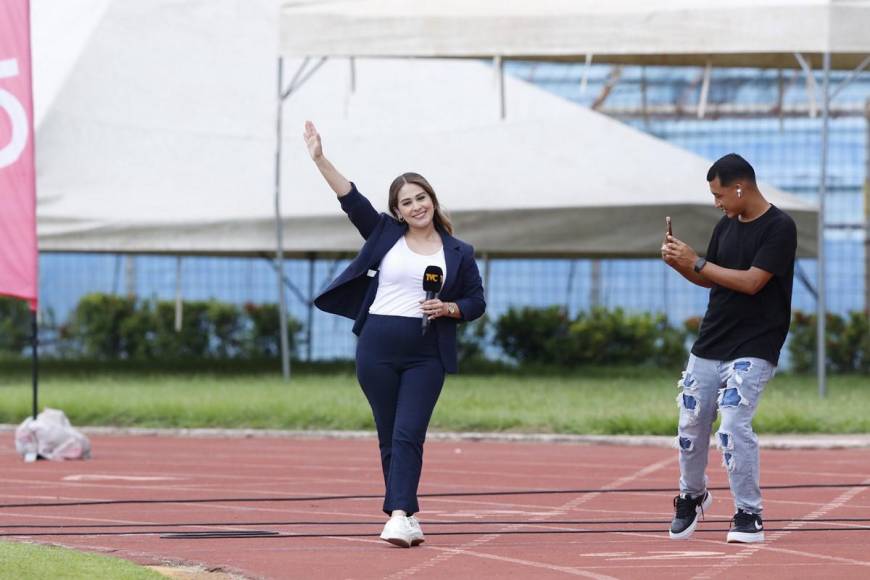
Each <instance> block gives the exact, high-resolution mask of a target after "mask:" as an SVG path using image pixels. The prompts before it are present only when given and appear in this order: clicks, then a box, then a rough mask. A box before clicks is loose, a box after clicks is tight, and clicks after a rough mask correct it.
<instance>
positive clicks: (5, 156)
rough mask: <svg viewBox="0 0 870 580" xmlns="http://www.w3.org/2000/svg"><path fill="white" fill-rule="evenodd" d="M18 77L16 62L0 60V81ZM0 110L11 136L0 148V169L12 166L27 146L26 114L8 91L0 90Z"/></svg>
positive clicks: (13, 60)
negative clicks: (9, 124) (8, 120)
mask: <svg viewBox="0 0 870 580" xmlns="http://www.w3.org/2000/svg"><path fill="white" fill-rule="evenodd" d="M16 76H18V61H17V60H15V59H12V60H0V79H5V78H9V77H16ZM0 109H3V110H4V111H6V114H7V115H9V119H10V120H11V121H12V135H11V136H10V139H9V143H7V144H6V146H3V147H0V169H3V168H4V167H8V166H9V165H12V164H13V163H15V162H16V161H18V158H19V157H21V152H22V151H24V148H25V147H26V146H27V137H28V135H27V133H28V125H27V112H26V111H25V110H24V107H22V106H21V102H20V101H19V100H18V99H17V98H15V95H13V94H12V93H10V92H9V91H4V90H3V89H0Z"/></svg>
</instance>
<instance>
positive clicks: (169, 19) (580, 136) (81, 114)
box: [34, 0, 816, 256]
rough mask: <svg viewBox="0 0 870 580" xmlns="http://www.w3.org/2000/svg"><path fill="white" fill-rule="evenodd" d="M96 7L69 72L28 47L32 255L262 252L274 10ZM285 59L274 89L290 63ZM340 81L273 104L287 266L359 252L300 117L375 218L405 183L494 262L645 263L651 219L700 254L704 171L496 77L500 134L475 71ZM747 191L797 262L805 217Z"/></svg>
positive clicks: (267, 230)
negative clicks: (670, 223) (425, 187)
mask: <svg viewBox="0 0 870 580" xmlns="http://www.w3.org/2000/svg"><path fill="white" fill-rule="evenodd" d="M49 1H50V0H35V4H39V3H46V2H49ZM78 1H88V2H91V3H94V2H95V1H96V0H78ZM101 10H102V12H101V13H100V17H99V19H98V21H96V22H91V23H88V27H89V30H91V32H90V35H89V36H88V38H87V40H85V41H84V42H82V43H81V45H80V48H78V49H77V50H78V57H77V58H76V59H75V60H74V61H72V62H73V63H74V66H73V68H72V69H70V70H67V71H63V70H60V67H54V68H53V69H50V70H53V71H55V72H54V73H53V74H55V75H58V77H59V78H62V79H63V81H62V82H58V81H56V80H55V81H52V79H42V81H40V79H39V78H38V77H39V75H40V72H41V69H40V67H39V63H40V60H41V59H49V56H50V55H52V54H53V53H54V52H55V51H63V50H65V47H64V46H62V45H55V46H52V45H51V43H50V39H46V40H44V43H43V44H40V45H37V46H34V52H35V55H34V56H35V63H36V64H35V74H36V75H37V86H39V83H40V82H43V83H44V86H48V87H56V92H53V93H48V94H46V95H42V98H43V99H44V100H43V101H42V103H41V102H40V94H39V93H37V110H42V111H44V112H43V113H42V115H41V116H40V118H41V122H40V124H39V126H38V128H37V137H38V139H37V145H38V153H37V163H38V180H39V181H38V194H39V205H38V216H39V235H40V248H41V250H43V251H70V252H71V251H77V252H78V251H97V252H157V253H187V254H191V253H201V254H248V255H251V254H267V253H272V252H274V248H275V242H274V238H275V235H274V227H273V222H272V219H273V217H272V216H273V197H272V196H273V191H274V185H273V182H274V165H273V164H274V148H275V137H274V135H275V119H274V115H275V102H276V96H275V91H276V78H275V76H276V54H277V30H276V26H275V14H276V11H277V4H276V3H275V2H273V1H271V0H258V1H249V2H244V3H240V2H233V1H229V0H225V1H219V2H218V1H215V2H208V3H198V2H189V3H188V2H140V1H135V0H114V1H112V2H108V3H107V4H105V6H101ZM37 14H39V11H35V16H36V15H37ZM43 15H44V16H45V17H46V18H47V17H49V16H50V11H48V12H43ZM34 26H36V27H38V26H40V22H39V21H38V20H36V18H35V19H34ZM35 38H39V36H38V35H35ZM43 38H44V37H43ZM49 60H50V59H49ZM285 64H289V66H288V67H287V68H288V70H289V72H288V74H285V79H287V78H288V77H289V76H291V74H290V73H292V71H293V70H294V67H295V66H296V65H297V64H298V61H291V62H290V63H285ZM58 70H60V72H62V73H63V74H62V75H61V74H60V72H58ZM350 77H351V75H350V64H349V61H348V60H346V59H332V60H330V61H328V62H327V64H326V65H325V66H324V67H323V68H322V69H321V70H319V71H318V72H317V73H316V74H315V75H314V76H313V77H312V79H311V80H310V81H309V82H308V83H307V84H305V85H304V86H303V87H302V88H301V89H300V90H299V91H298V93H297V94H294V95H293V96H291V97H290V98H289V99H288V100H287V102H286V104H285V109H284V128H285V142H284V157H283V159H284V163H283V165H282V173H283V195H282V205H283V209H284V228H285V235H284V240H285V244H284V246H285V250H286V251H287V253H288V254H290V255H302V254H305V253H309V252H319V253H339V252H340V253H344V252H352V251H355V250H356V249H357V248H358V247H359V245H360V239H359V237H358V234H357V233H356V231H355V230H354V229H353V228H352V227H351V226H350V225H349V224H348V223H347V221H346V218H345V216H344V215H343V214H342V213H341V211H340V210H339V208H338V204H337V202H336V201H335V198H334V196H333V195H332V194H331V192H330V191H329V189H328V187H327V186H326V185H325V183H323V181H322V179H321V178H320V176H319V174H317V172H316V169H315V168H314V166H313V164H312V163H311V162H310V160H309V159H308V158H307V153H306V151H305V149H304V146H303V144H302V140H301V131H302V122H303V121H304V120H305V119H309V118H310V119H312V120H313V121H315V122H316V123H317V124H318V127H319V128H320V129H321V131H322V133H323V135H324V141H325V148H326V152H327V155H328V156H329V157H330V158H331V159H333V161H334V162H335V163H336V165H337V166H338V167H339V168H340V169H341V170H342V171H344V172H345V173H346V174H347V176H348V177H349V178H350V179H353V180H354V181H356V182H357V184H358V185H359V187H360V189H361V190H362V191H363V192H365V193H367V194H369V196H370V197H371V198H372V199H373V201H374V203H375V205H376V207H379V208H380V209H385V205H386V189H387V186H388V184H389V183H390V181H391V180H392V178H393V177H395V175H397V174H398V173H401V172H403V171H408V170H412V171H418V172H420V173H423V174H424V175H426V176H427V177H428V178H429V179H430V180H431V181H432V183H433V185H434V186H435V188H436V191H437V192H438V194H439V197H440V199H441V201H442V203H443V205H445V206H446V208H447V209H448V210H449V211H450V212H451V214H452V216H453V218H454V221H455V223H456V225H457V232H458V235H459V236H460V237H462V238H463V239H466V240H468V241H469V242H471V243H473V244H474V245H475V246H476V247H477V249H478V251H479V252H481V253H488V254H490V255H493V256H504V255H524V256H536V255H537V256H540V255H587V256H590V255H597V256H656V255H658V248H659V245H660V241H661V237H662V232H663V229H664V216H665V215H671V216H672V217H673V219H674V230H675V233H676V234H677V235H678V236H680V237H682V238H683V239H685V240H686V241H688V242H689V243H691V244H693V245H694V246H695V247H697V248H698V249H701V248H703V247H705V245H706V241H707V239H708V238H709V234H710V231H711V230H712V227H713V225H714V224H715V222H716V220H717V219H718V217H719V215H720V214H719V213H718V212H717V211H716V210H715V209H714V208H713V207H712V196H711V195H710V193H709V191H708V189H707V183H706V181H705V179H704V178H705V175H706V171H707V168H708V166H709V163H710V162H709V160H705V159H702V158H700V157H698V156H695V155H693V154H690V153H688V152H686V151H684V150H682V149H679V148H677V147H674V146H672V145H669V144H667V143H665V142H662V141H660V140H657V139H655V138H653V137H651V136H649V135H646V134H644V133H642V132H639V131H635V130H633V129H630V128H628V127H626V126H624V125H622V124H621V123H618V122H616V121H614V120H612V119H609V118H607V117H605V116H603V115H600V114H597V113H594V112H592V111H590V110H588V109H584V108H581V107H578V106H576V105H574V104H572V103H569V102H567V101H564V100H562V99H560V98H558V97H556V96H553V95H551V94H549V93H546V92H545V91H543V90H541V89H538V88H536V87H534V86H531V85H529V84H527V83H524V82H522V81H518V80H513V79H510V78H508V79H506V84H507V86H506V90H507V99H508V118H507V119H506V120H504V121H502V120H500V119H498V94H497V88H496V83H495V77H494V74H493V71H492V69H490V68H489V67H487V66H485V65H483V64H480V63H476V62H468V61H438V60H416V61H414V60H357V61H356V78H357V83H356V87H355V90H354V91H353V92H351V91H350V89H349V86H348V85H349V79H350ZM285 82H286V80H285ZM46 102H48V103H50V104H48V105H46V104H45V103H46ZM761 177H762V178H763V175H762V176H761ZM762 190H763V191H764V193H765V194H766V195H768V196H769V197H770V198H771V199H772V201H774V203H776V204H777V205H779V206H780V207H781V208H783V209H785V210H786V211H789V212H790V213H791V214H792V215H793V216H794V217H795V219H796V220H797V222H798V226H799V251H800V252H801V253H802V254H803V255H809V254H813V253H814V251H815V244H816V241H815V240H816V238H815V236H816V225H815V221H816V213H815V210H814V208H813V207H812V206H810V205H808V204H805V203H802V202H800V201H799V200H797V199H795V198H794V197H791V196H788V195H786V194H784V193H782V192H780V191H777V190H775V189H774V188H772V187H770V186H767V185H763V186H762Z"/></svg>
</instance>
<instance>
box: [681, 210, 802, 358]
mask: <svg viewBox="0 0 870 580" xmlns="http://www.w3.org/2000/svg"><path fill="white" fill-rule="evenodd" d="M796 249H797V228H796V227H795V224H794V221H793V220H792V219H791V217H789V215H788V214H787V213H785V212H784V211H782V210H780V209H779V208H777V207H775V206H773V205H771V206H770V209H768V210H767V211H766V212H765V213H764V214H762V215H761V216H760V217H758V218H757V219H755V220H753V221H751V222H746V223H744V222H741V221H739V220H738V219H737V218H728V217H723V218H722V219H721V220H720V221H719V223H718V224H716V228H715V229H714V230H713V235H712V237H711V238H710V245H709V246H708V248H707V256H706V257H707V260H709V261H710V262H711V263H713V264H716V265H717V266H722V267H723V268H730V269H734V270H748V269H749V268H750V267H752V266H755V267H757V268H761V269H762V270H765V271H767V272H770V273H771V274H773V277H772V278H771V279H770V281H769V282H768V283H767V284H765V285H764V288H762V289H761V290H760V291H758V293H756V294H755V295H749V294H743V293H741V292H736V291H734V290H729V289H728V288H723V287H721V286H713V288H711V289H710V302H709V303H708V304H707V313H706V314H705V315H704V320H703V321H702V322H701V329H700V332H699V335H698V340H697V341H695V345H694V346H693V347H692V354H694V355H696V356H699V357H701V358H706V359H712V360H733V359H736V358H739V357H743V356H746V357H757V358H761V359H764V360H766V361H769V362H771V363H773V364H774V365H775V364H777V363H778V362H779V351H780V349H781V348H782V344H783V342H785V337H786V335H787V334H788V327H789V323H790V322H791V288H792V279H793V278H794V258H795V251H796ZM702 273H703V271H702Z"/></svg>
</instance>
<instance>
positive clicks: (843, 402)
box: [0, 367, 870, 435]
mask: <svg viewBox="0 0 870 580" xmlns="http://www.w3.org/2000/svg"><path fill="white" fill-rule="evenodd" d="M678 378H679V372H678V371H662V370H659V369H646V368H627V369H589V370H586V371H576V372H572V373H570V374H563V375H558V374H553V373H550V372H544V371H541V372H534V371H529V370H525V371H523V372H517V373H505V372H499V373H494V374H487V375H467V374H461V375H451V376H448V378H447V383H446V385H445V387H444V391H443V392H442V395H441V400H440V401H439V403H438V406H437V407H436V410H435V414H434V416H433V418H432V428H433V429H437V430H444V431H488V432H491V431H511V432H544V433H576V434H638V435H640V434H645V435H673V434H674V433H676V426H677V413H678V410H677V405H676V402H675V399H676V396H677V393H678V391H679V390H678V389H677V387H676V382H677V379H678ZM828 393H829V394H828V396H827V397H826V398H824V399H820V398H819V396H818V394H817V392H816V382H815V377H812V376H803V375H789V374H782V375H779V376H777V377H776V378H775V379H773V381H771V383H769V384H768V386H767V388H766V390H765V393H764V396H763V397H762V401H761V405H760V408H759V412H758V414H757V416H756V420H755V427H756V430H757V431H758V432H759V433H768V434H773V433H867V432H870V414H868V413H866V412H865V409H868V408H870V379H868V377H867V376H866V375H864V376H860V375H843V376H833V377H830V380H829V385H828ZM30 397H31V391H30V383H29V376H28V375H27V373H26V372H24V369H20V368H16V369H14V370H13V371H12V372H5V373H4V372H3V369H2V368H0V422H2V423H18V422H20V421H22V420H23V419H24V418H25V417H26V416H27V415H28V414H29V412H30V404H31V403H30V401H31V399H30ZM40 405H41V406H49V407H54V408H58V409H63V410H64V411H65V412H66V414H67V416H68V417H69V418H70V420H71V421H72V423H73V424H74V425H76V426H83V425H114V426H131V427H132V426H135V427H184V428H196V427H216V428H220V427H223V428H262V429H346V430H357V429H374V423H373V421H372V417H371V412H370V410H369V408H368V405H367V403H366V401H365V398H364V397H363V395H362V393H361V391H360V388H359V386H358V384H357V382H356V378H355V377H354V375H353V374H352V372H351V370H350V369H349V368H347V367H344V368H341V369H336V368H332V369H328V370H327V371H323V370H321V371H314V370H311V369H305V370H303V371H297V372H296V373H295V374H294V376H293V380H292V381H291V382H290V383H289V384H288V383H284V382H283V381H282V380H281V379H280V377H279V376H277V375H276V374H275V373H274V372H268V373H254V372H251V371H248V372H232V370H231V369H217V370H216V372H211V373H210V372H205V371H202V370H196V371H194V372H180V371H176V372H170V373H166V372H159V371H156V372H148V371H146V370H144V369H141V368H137V369H136V370H135V371H129V370H128V371H122V370H118V369H114V370H110V371H101V370H100V369H99V367H94V368H87V369H86V370H82V369H64V368H54V369H50V370H49V371H46V372H43V378H42V382H41V391H40Z"/></svg>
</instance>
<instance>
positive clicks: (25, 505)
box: [0, 483, 870, 509]
mask: <svg viewBox="0 0 870 580" xmlns="http://www.w3.org/2000/svg"><path fill="white" fill-rule="evenodd" d="M847 487H870V483H796V484H788V485H770V486H766V487H763V488H762V489H763V490H764V491H774V490H787V489H830V488H847ZM708 489H710V490H711V491H725V490H728V489H729V488H728V487H727V486H716V487H710V488H708ZM674 491H675V490H674V488H672V487H646V488H618V489H601V488H598V489H595V488H593V489H589V488H586V489H531V490H514V491H510V490H504V491H465V492H459V491H457V492H444V493H424V494H419V495H418V497H428V498H438V497H498V496H518V495H584V494H593V493H608V494H611V493H662V492H664V493H674ZM382 498H383V494H363V495H326V496H298V497H227V498H208V499H195V498H194V499H118V500H91V501H72V502H69V501H67V502H39V503H11V504H0V509H9V508H31V507H35V508H39V507H72V506H92V505H132V504H179V503H193V504H196V503H267V502H271V503H277V502H306V501H308V502H311V501H339V500H353V499H382Z"/></svg>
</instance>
